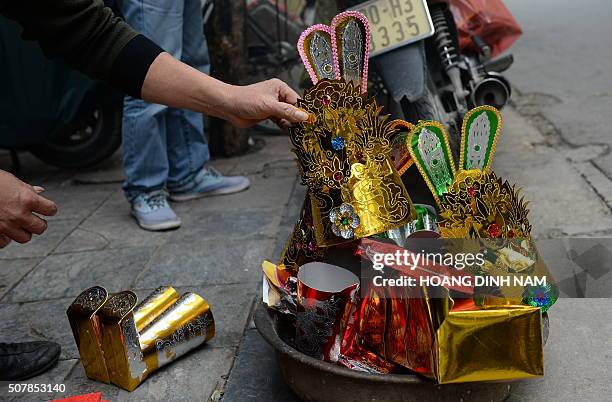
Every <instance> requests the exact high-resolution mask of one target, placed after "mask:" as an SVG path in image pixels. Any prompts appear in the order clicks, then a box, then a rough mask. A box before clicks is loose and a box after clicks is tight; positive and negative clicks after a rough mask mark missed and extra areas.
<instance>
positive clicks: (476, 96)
mask: <svg viewBox="0 0 612 402" xmlns="http://www.w3.org/2000/svg"><path fill="white" fill-rule="evenodd" d="M471 92H472V93H471V101H472V104H473V106H474V107H478V106H485V105H489V106H493V107H495V108H497V109H500V110H501V109H503V108H504V106H506V105H507V104H508V101H509V100H510V96H511V95H512V88H511V87H510V83H508V81H507V80H506V79H505V78H504V77H503V76H502V75H501V74H496V73H489V74H487V75H486V76H485V77H484V79H482V80H481V81H479V82H478V83H476V84H475V85H473V90H472V91H471Z"/></svg>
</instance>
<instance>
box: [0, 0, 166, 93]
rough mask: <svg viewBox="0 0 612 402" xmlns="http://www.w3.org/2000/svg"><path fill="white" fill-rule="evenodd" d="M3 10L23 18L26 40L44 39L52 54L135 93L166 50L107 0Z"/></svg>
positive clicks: (5, 5) (4, 4) (20, 2)
mask: <svg viewBox="0 0 612 402" xmlns="http://www.w3.org/2000/svg"><path fill="white" fill-rule="evenodd" d="M170 1H172V0H170ZM0 14H2V15H4V16H6V17H7V18H10V19H13V20H15V21H17V22H18V23H19V24H20V25H21V26H22V27H23V35H22V36H23V38H24V39H26V40H35V41H38V42H39V43H40V46H41V48H42V50H43V52H44V53H45V55H46V56H47V57H49V58H54V57H61V58H63V59H64V60H66V62H67V63H68V64H69V65H71V66H72V67H74V68H76V69H78V70H80V71H82V72H83V73H85V74H87V75H88V76H90V77H91V78H94V79H100V80H104V81H107V82H109V83H110V84H111V85H113V86H115V87H117V88H118V89H120V90H122V91H123V92H125V93H127V94H129V95H131V96H134V97H140V94H141V89H142V84H143V82H144V79H145V76H146V74H147V71H148V70H149V67H150V66H151V63H153V60H155V58H156V57H157V56H158V55H159V54H160V53H161V52H162V49H161V48H160V47H159V46H157V45H156V44H155V43H153V42H151V41H150V40H149V39H147V38H145V37H144V36H142V35H140V34H139V33H137V32H136V31H134V30H133V29H132V28H130V26H129V25H127V24H126V23H125V22H123V21H122V20H121V19H120V18H118V17H116V16H115V15H114V14H113V12H112V11H111V9H109V8H107V7H105V6H104V3H103V1H102V0H0Z"/></svg>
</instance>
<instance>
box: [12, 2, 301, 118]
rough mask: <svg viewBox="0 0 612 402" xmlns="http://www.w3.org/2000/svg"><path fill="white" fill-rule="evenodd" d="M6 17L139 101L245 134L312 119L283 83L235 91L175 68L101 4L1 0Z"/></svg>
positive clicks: (47, 49) (52, 52)
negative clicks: (269, 122) (270, 123)
mask: <svg viewBox="0 0 612 402" xmlns="http://www.w3.org/2000/svg"><path fill="white" fill-rule="evenodd" d="M0 13H1V14H3V15H5V16H7V17H9V18H11V19H14V20H16V21H17V22H19V23H20V24H21V26H22V27H23V28H24V31H23V37H24V38H25V39H29V40H37V41H38V42H39V43H40V45H41V48H42V49H43V52H44V53H45V54H46V55H47V57H62V58H64V59H65V60H66V61H67V62H68V63H69V64H70V65H71V66H73V67H75V68H77V69H79V70H80V71H82V72H84V73H85V74H87V75H89V76H90V77H92V78H94V79H101V80H105V81H107V82H109V83H110V84H111V85H113V86H115V87H117V88H118V89H120V90H122V91H123V92H125V93H127V94H129V95H131V96H133V97H143V98H144V99H145V100H147V101H150V102H156V103H162V104H166V105H169V106H173V107H181V108H187V109H191V110H194V111H198V112H203V113H207V114H210V115H212V116H217V117H221V118H224V119H227V120H229V121H231V122H232V123H234V124H236V125H238V126H240V127H248V126H250V125H253V124H255V123H257V122H258V121H261V120H265V119H267V118H273V119H275V120H276V121H282V120H287V121H289V122H298V121H303V120H305V119H306V118H307V115H306V114H305V113H301V112H300V111H299V110H298V109H297V108H295V107H293V106H292V105H291V104H293V103H295V102H296V101H297V94H296V93H295V92H294V91H293V90H291V89H290V88H289V87H288V86H287V85H286V84H284V83H281V82H280V81H278V80H272V81H266V82H264V83H258V84H255V85H253V86H245V87H240V86H232V85H228V84H224V83H222V82H220V81H218V80H215V79H214V78H212V77H209V76H207V75H205V74H202V73H200V72H199V71H197V70H195V69H193V68H191V67H189V66H187V65H186V64H184V63H181V62H180V61H178V60H175V59H173V58H172V56H170V55H169V54H167V53H163V50H162V49H161V48H159V46H157V45H156V44H154V43H153V42H151V41H150V40H149V39H147V38H145V37H144V36H142V35H140V34H138V33H137V32H135V31H134V30H132V28H130V27H129V26H128V25H127V24H125V23H124V22H123V21H121V20H120V19H119V18H117V17H116V16H114V15H113V13H112V11H111V10H110V9H109V8H106V7H104V3H103V2H102V0H54V1H48V0H20V1H12V0H11V1H9V0H0Z"/></svg>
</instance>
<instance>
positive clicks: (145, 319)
mask: <svg viewBox="0 0 612 402" xmlns="http://www.w3.org/2000/svg"><path fill="white" fill-rule="evenodd" d="M179 297H180V296H179V294H178V292H177V291H176V290H175V289H174V288H172V287H170V286H162V287H159V288H157V289H155V291H154V292H153V293H151V294H150V295H149V296H147V298H146V299H145V300H143V301H142V303H140V304H139V305H138V307H137V308H136V310H135V311H134V322H135V323H136V329H137V330H138V332H140V331H142V330H143V329H144V328H145V327H146V326H147V325H149V324H150V323H151V321H153V320H154V319H155V318H156V317H158V316H159V315H160V314H161V313H163V312H164V311H166V310H167V309H168V307H170V306H171V305H172V304H173V303H175V302H176V301H177V300H178V299H179Z"/></svg>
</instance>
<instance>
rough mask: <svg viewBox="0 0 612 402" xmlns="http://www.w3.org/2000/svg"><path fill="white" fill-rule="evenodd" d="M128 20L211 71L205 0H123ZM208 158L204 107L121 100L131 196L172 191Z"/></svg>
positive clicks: (174, 53) (127, 184) (125, 164)
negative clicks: (196, 109) (193, 108)
mask: <svg viewBox="0 0 612 402" xmlns="http://www.w3.org/2000/svg"><path fill="white" fill-rule="evenodd" d="M122 11H123V14H124V16H125V19H126V21H127V23H128V24H130V25H131V26H132V27H133V28H134V29H136V30H137V31H139V32H141V33H142V34H144V35H145V36H147V37H148V38H149V39H151V40H153V41H154V42H156V43H157V44H158V45H159V46H161V47H162V48H163V49H164V50H165V51H166V52H168V53H170V54H172V56H174V57H175V58H176V59H179V60H181V61H183V62H184V63H187V64H189V65H191V66H192V67H194V68H197V69H198V70H200V71H202V72H204V73H208V72H209V69H210V62H209V57H208V48H207V46H206V40H205V39H204V33H203V27H202V25H203V24H202V12H201V0H123V1H122ZM209 159H210V152H209V150H208V144H207V143H206V139H205V137H204V123H203V117H202V115H201V114H200V113H195V112H192V111H189V110H182V109H175V108H170V107H167V106H162V105H157V104H151V103H147V102H144V101H143V100H141V99H135V98H132V97H129V96H127V97H126V98H125V100H124V104H123V167H124V169H125V174H126V176H127V180H126V182H125V184H124V185H123V189H124V191H125V194H126V197H127V198H128V200H129V201H132V200H133V199H134V198H136V197H137V196H138V195H139V194H141V193H143V192H150V191H154V190H159V189H163V188H167V189H168V190H170V191H172V189H173V188H178V187H181V186H183V185H185V184H186V183H188V182H189V181H191V180H192V179H193V178H194V177H195V175H196V174H197V173H198V172H199V171H200V170H201V169H202V167H203V166H204V164H205V163H206V162H208V160H209Z"/></svg>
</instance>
